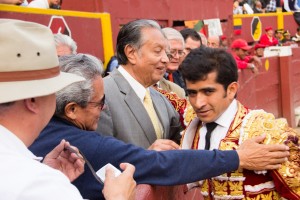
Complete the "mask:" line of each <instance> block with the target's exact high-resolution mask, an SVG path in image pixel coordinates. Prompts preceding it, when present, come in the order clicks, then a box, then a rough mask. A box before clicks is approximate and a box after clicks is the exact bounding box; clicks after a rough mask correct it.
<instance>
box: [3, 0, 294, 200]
mask: <svg viewBox="0 0 300 200" xmlns="http://www.w3.org/2000/svg"><path fill="white" fill-rule="evenodd" d="M10 2H13V4H18V5H21V4H23V5H26V1H25V2H24V1H23V0H19V1H10ZM236 2H237V3H236ZM274 2H276V1H275V0H274ZM284 2H286V1H284ZM288 2H289V1H288ZM0 3H8V0H0ZM39 3H46V4H44V5H45V6H46V7H45V8H50V7H53V6H59V5H60V4H61V3H62V1H61V0H56V1H54V0H33V1H31V2H30V3H29V5H28V6H30V4H31V5H32V7H33V5H34V4H36V5H38V4H39ZM272 3H273V1H272V0H270V1H259V0H257V1H247V2H246V1H235V2H234V4H237V5H238V6H237V8H240V9H242V13H244V12H245V10H249V8H250V9H251V6H252V5H255V6H257V7H253V10H258V11H264V12H266V10H267V9H268V8H269V7H270V5H271V4H272ZM297 3H298V1H295V4H293V5H295V8H297V7H296V4H297ZM246 4H248V5H250V6H249V7H247V6H246V7H245V8H244V10H243V8H241V7H243V6H245V5H246ZM259 4H260V5H259ZM272 5H273V4H272ZM47 6H48V7H47ZM290 6H291V4H290ZM275 8H276V6H275ZM270 9H271V8H270ZM247 12H248V11H247ZM267 12H273V11H267ZM265 31H266V33H265V34H264V35H262V37H261V39H260V40H259V42H257V43H256V44H254V45H252V46H250V45H249V44H248V43H247V41H246V40H244V39H236V40H234V41H232V42H231V43H230V45H229V44H228V39H227V37H226V36H224V35H223V36H208V37H207V38H206V37H205V36H204V37H203V35H200V34H199V33H198V32H197V31H195V30H194V29H190V28H184V29H182V30H180V31H178V30H176V29H174V28H171V27H166V28H161V27H160V25H159V24H158V23H157V22H156V21H154V20H147V19H140V20H134V21H131V22H128V23H127V24H125V25H123V26H122V28H121V29H120V31H119V33H118V37H117V41H116V54H115V55H114V56H113V57H112V60H111V61H110V62H109V65H108V67H107V69H110V70H107V69H106V70H105V69H104V67H103V63H102V62H101V60H99V59H98V58H97V57H95V56H93V55H90V54H86V53H78V49H77V44H76V42H75V41H74V40H73V39H72V38H71V37H69V36H67V35H63V34H60V33H58V34H54V35H53V34H52V32H51V30H50V29H49V28H48V27H46V26H43V25H40V24H37V23H34V22H25V21H22V20H13V19H0V37H1V40H2V42H1V44H2V48H1V49H2V50H1V54H0V56H2V62H1V64H0V92H1V93H2V94H5V95H1V96H0V138H1V139H0V158H2V159H3V160H4V161H5V162H4V163H3V164H2V165H1V166H0V174H1V179H0V185H2V186H3V187H1V188H0V196H1V198H4V199H32V200H33V199H91V200H93V199H107V200H111V199H113V200H115V199H126V200H132V199H135V188H136V185H137V184H151V185H166V186H167V185H168V186H169V185H171V186H172V185H180V184H187V186H188V189H191V188H194V187H198V188H200V190H201V194H202V195H203V197H204V198H205V199H280V198H286V199H299V198H300V184H299V177H300V158H299V147H300V144H299V137H300V135H299V133H297V132H296V131H295V130H293V129H292V128H290V127H288V124H287V122H286V121H284V120H282V119H275V118H274V116H273V115H272V114H271V113H267V112H265V111H263V110H251V109H248V108H247V107H246V106H244V105H242V103H240V102H239V101H238V100H237V99H236V96H237V93H238V92H237V91H238V88H239V85H238V74H239V70H251V71H252V72H253V73H254V74H258V73H259V69H260V68H262V62H261V58H262V57H263V56H264V49H265V48H266V47H269V46H280V45H290V44H298V43H297V42H300V27H299V28H298V29H297V33H296V35H295V36H294V37H291V35H290V33H289V31H288V30H281V29H278V30H275V31H273V28H272V27H266V28H265ZM16 38H17V39H16ZM110 65H111V66H110ZM104 74H105V76H104ZM107 163H111V164H112V165H114V166H115V167H117V168H119V169H120V170H121V172H122V173H121V175H119V176H117V177H116V176H115V175H114V172H113V170H112V169H110V168H108V169H107V170H106V179H105V181H104V183H99V181H98V179H97V178H95V174H94V171H97V170H99V169H100V168H101V167H103V166H104V165H106V164H107ZM20 165H21V166H22V167H21V168H20ZM287 172H289V173H288V175H287ZM20 177H22V180H20ZM16 180H17V182H16ZM53 191H55V192H53Z"/></svg>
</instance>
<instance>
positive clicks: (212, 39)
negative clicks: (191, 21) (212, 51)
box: [207, 35, 220, 48]
mask: <svg viewBox="0 0 300 200" xmlns="http://www.w3.org/2000/svg"><path fill="white" fill-rule="evenodd" d="M207 46H208V47H210V48H219V47H220V37H219V36H217V35H213V36H209V37H208V38H207Z"/></svg>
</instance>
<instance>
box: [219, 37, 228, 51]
mask: <svg viewBox="0 0 300 200" xmlns="http://www.w3.org/2000/svg"><path fill="white" fill-rule="evenodd" d="M220 47H221V48H224V49H228V40H227V37H226V35H222V36H221V37H220Z"/></svg>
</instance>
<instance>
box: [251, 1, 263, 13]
mask: <svg viewBox="0 0 300 200" xmlns="http://www.w3.org/2000/svg"><path fill="white" fill-rule="evenodd" d="M253 12H254V13H265V9H264V8H262V4H261V1H259V0H257V1H255V3H254V6H253Z"/></svg>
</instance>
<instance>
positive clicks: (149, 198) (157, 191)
mask: <svg viewBox="0 0 300 200" xmlns="http://www.w3.org/2000/svg"><path fill="white" fill-rule="evenodd" d="M135 199H136V200H158V199H161V200H202V199H204V198H203V196H202V195H201V192H200V189H199V188H193V189H191V190H189V191H188V192H186V186H185V185H179V186H151V185H146V184H141V185H138V186H137V188H136V198H135Z"/></svg>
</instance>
